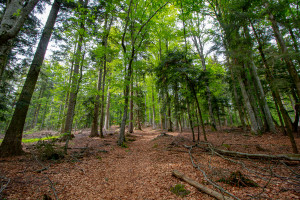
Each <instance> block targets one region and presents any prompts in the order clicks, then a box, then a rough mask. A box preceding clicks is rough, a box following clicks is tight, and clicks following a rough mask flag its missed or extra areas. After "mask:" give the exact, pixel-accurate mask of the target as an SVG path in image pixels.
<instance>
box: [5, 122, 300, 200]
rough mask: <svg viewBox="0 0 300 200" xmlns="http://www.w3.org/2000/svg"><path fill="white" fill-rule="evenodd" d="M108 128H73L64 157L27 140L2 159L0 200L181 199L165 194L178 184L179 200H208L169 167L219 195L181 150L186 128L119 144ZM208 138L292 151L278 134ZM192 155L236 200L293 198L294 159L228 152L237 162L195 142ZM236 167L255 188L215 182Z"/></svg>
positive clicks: (272, 151) (138, 135)
mask: <svg viewBox="0 0 300 200" xmlns="http://www.w3.org/2000/svg"><path fill="white" fill-rule="evenodd" d="M115 132H116V127H113V129H112V130H111V131H110V133H111V134H109V135H106V136H105V138H103V139H102V138H90V137H88V136H89V130H87V129H85V130H82V131H78V132H77V133H75V138H73V139H72V140H71V141H70V143H69V148H68V156H66V157H65V158H60V159H57V160H54V159H52V160H43V161H42V160H40V159H41V157H40V155H39V154H38V151H37V150H35V151H34V150H33V149H32V148H33V147H34V145H33V144H26V145H25V149H26V150H27V151H28V150H30V151H31V153H28V154H27V155H26V156H19V157H16V158H7V159H1V163H0V169H1V171H0V173H1V174H5V175H6V177H9V178H10V184H8V186H7V188H6V189H5V190H4V191H3V194H2V195H3V197H4V199H43V197H44V195H47V196H49V197H51V198H52V199H91V200H92V199H182V198H181V197H179V196H176V194H174V193H172V192H171V191H170V189H171V187H174V186H175V185H177V184H184V185H185V189H187V190H188V191H190V193H189V194H188V195H187V196H185V197H184V198H183V199H214V198H213V197H211V196H210V195H207V194H205V193H203V192H200V191H198V190H197V189H196V188H194V187H193V186H191V185H189V184H188V183H186V182H184V181H181V180H180V179H178V178H176V177H174V176H172V171H173V170H179V171H181V172H183V173H184V174H186V175H187V176H189V177H191V178H192V179H194V180H196V181H197V182H199V183H201V184H203V185H205V186H206V187H208V188H211V189H213V190H215V191H217V192H220V191H219V190H218V189H216V188H214V187H213V186H212V185H211V184H210V183H208V181H207V180H206V179H205V178H204V175H203V173H202V172H201V171H199V170H197V169H196V168H195V167H193V165H192V163H191V160H190V157H189V150H188V149H187V148H185V147H184V145H187V146H192V145H193V144H194V143H193V142H192V136H191V131H188V132H186V131H184V132H182V133H179V132H172V133H170V132H169V133H167V135H164V134H161V131H159V130H152V128H145V129H144V130H143V131H140V130H137V131H134V133H133V134H129V135H127V138H128V139H127V140H128V142H127V144H128V147H126V148H124V147H119V146H118V145H117V143H116V140H117V134H114V133H115ZM207 137H208V140H209V141H210V142H211V144H212V145H213V146H215V147H217V148H219V149H223V150H230V151H239V152H244V153H249V154H268V155H276V154H290V153H291V152H290V150H289V147H288V146H287V145H285V143H287V142H288V139H287V138H285V137H283V136H278V135H272V134H265V135H263V136H253V135H248V134H247V133H244V134H243V133H241V129H236V128H235V129H226V130H223V131H219V132H210V131H209V132H208V135H207ZM269 141H271V142H269ZM299 142H300V139H297V143H298V144H299ZM200 144H201V143H200ZM60 145H62V146H64V143H61V144H60ZM192 154H193V157H194V159H195V160H197V162H198V164H199V166H200V167H201V169H202V170H204V171H205V173H206V176H207V177H208V178H209V180H211V181H214V182H215V183H216V184H218V185H220V186H221V187H222V188H224V189H226V191H228V192H230V193H231V194H233V195H235V196H236V197H238V198H239V199H253V198H257V199H299V194H300V193H299V170H300V169H299V165H298V163H299V160H298V161H288V162H287V161H286V160H275V161H274V160H273V161H271V160H266V159H249V158H248V159H247V158H234V157H227V158H230V159H232V160H233V161H234V162H241V163H244V164H243V165H245V167H243V165H242V164H236V163H233V162H231V161H229V160H226V159H224V158H222V157H220V156H218V155H216V154H211V152H208V151H205V150H203V149H201V148H198V147H194V150H193V152H192ZM236 171H240V172H241V173H242V174H243V175H245V176H247V177H248V178H250V179H252V180H253V181H255V182H256V183H257V184H258V185H259V186H258V187H237V186H231V185H229V184H226V183H222V182H217V181H218V180H220V179H221V178H225V177H228V176H230V174H231V173H232V172H236ZM226 196H228V195H226Z"/></svg>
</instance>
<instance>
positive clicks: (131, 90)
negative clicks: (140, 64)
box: [128, 81, 133, 133]
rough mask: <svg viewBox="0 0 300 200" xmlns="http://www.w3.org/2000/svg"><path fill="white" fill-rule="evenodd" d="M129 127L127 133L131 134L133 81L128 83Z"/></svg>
mask: <svg viewBox="0 0 300 200" xmlns="http://www.w3.org/2000/svg"><path fill="white" fill-rule="evenodd" d="M129 107H130V108H129V109H130V111H129V126H128V132H129V133H133V81H132V82H131V83H130V104H129Z"/></svg>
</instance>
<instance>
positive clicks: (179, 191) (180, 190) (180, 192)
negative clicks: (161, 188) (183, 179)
mask: <svg viewBox="0 0 300 200" xmlns="http://www.w3.org/2000/svg"><path fill="white" fill-rule="evenodd" d="M184 187H185V186H184V185H183V184H177V185H175V186H174V187H171V189H170V191H171V192H172V193H174V194H176V195H177V196H180V197H185V196H187V195H188V194H189V193H190V191H188V190H186V189H185V188H184Z"/></svg>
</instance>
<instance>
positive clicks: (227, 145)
mask: <svg viewBox="0 0 300 200" xmlns="http://www.w3.org/2000/svg"><path fill="white" fill-rule="evenodd" d="M222 146H223V147H225V148H226V149H227V150H230V147H231V145H230V144H222Z"/></svg>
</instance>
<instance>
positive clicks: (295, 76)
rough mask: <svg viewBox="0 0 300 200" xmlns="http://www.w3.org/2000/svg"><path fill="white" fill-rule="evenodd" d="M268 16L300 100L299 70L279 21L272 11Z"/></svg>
mask: <svg viewBox="0 0 300 200" xmlns="http://www.w3.org/2000/svg"><path fill="white" fill-rule="evenodd" d="M266 7H268V4H266ZM268 14H269V20H270V21H271V23H272V29H273V32H274V35H275V38H276V41H277V44H278V46H279V49H280V51H281V53H282V55H283V59H284V61H285V63H286V65H287V70H288V72H289V74H290V76H291V77H292V80H293V82H294V84H295V86H296V90H297V95H298V97H299V98H300V78H299V75H298V73H297V70H296V68H295V66H294V64H293V62H292V60H291V58H290V55H289V51H288V48H287V46H286V44H285V42H284V39H283V37H282V35H281V33H280V30H279V28H278V24H277V21H276V20H275V17H274V15H273V14H272V13H271V11H269V13H268Z"/></svg>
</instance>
